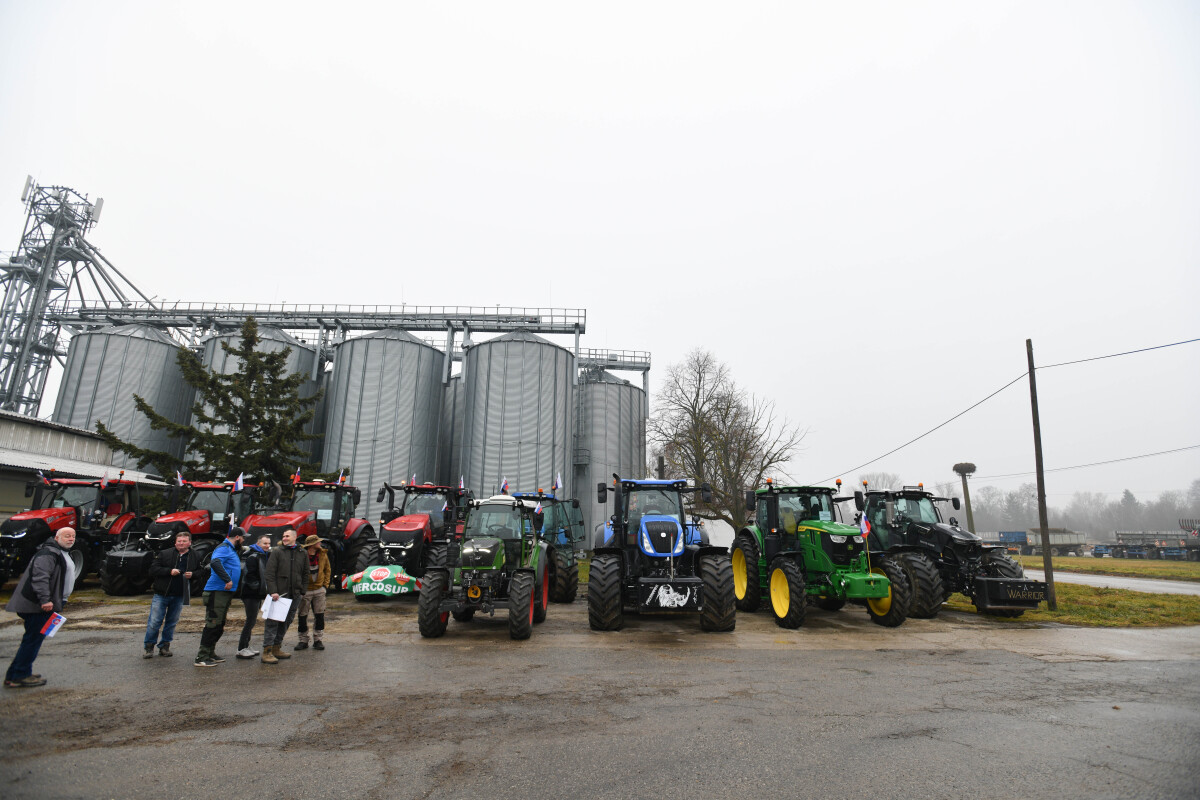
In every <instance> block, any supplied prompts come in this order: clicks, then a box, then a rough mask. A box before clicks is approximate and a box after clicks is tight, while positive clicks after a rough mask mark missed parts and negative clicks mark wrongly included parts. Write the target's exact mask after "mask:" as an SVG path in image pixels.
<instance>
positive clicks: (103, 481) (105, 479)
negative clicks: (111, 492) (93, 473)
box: [100, 470, 108, 489]
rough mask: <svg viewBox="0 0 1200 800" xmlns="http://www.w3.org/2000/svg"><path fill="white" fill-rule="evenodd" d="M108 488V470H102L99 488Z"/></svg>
mask: <svg viewBox="0 0 1200 800" xmlns="http://www.w3.org/2000/svg"><path fill="white" fill-rule="evenodd" d="M107 487H108V470H104V474H103V475H101V476H100V488H101V489H104V488H107Z"/></svg>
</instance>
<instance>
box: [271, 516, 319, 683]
mask: <svg viewBox="0 0 1200 800" xmlns="http://www.w3.org/2000/svg"><path fill="white" fill-rule="evenodd" d="M265 577H266V581H267V594H269V595H270V596H271V599H272V600H278V599H279V598H281V597H286V598H288V599H290V600H291V601H292V604H291V605H290V606H288V610H287V617H286V618H285V619H284V620H283V621H282V622H280V621H279V620H274V619H269V620H267V621H266V622H265V623H264V624H263V651H262V662H263V663H264V664H278V663H279V659H281V658H291V657H292V654H291V653H285V652H284V651H283V650H282V649H281V648H280V646H281V645H282V644H283V635H284V634H285V633H287V629H288V626H289V625H291V624H292V620H293V619H295V617H296V611H297V610H298V608H297V606H298V605H299V603H300V598H302V597H304V592H305V590H306V589H307V588H308V555H307V554H306V553H305V552H304V548H303V547H301V546H300V544H299V543H298V542H297V541H296V530H295V529H294V528H288V529H287V530H285V531H284V532H283V534H282V536H281V537H280V539H279V546H278V547H272V548H271V557H270V558H269V559H267V570H266V576H265Z"/></svg>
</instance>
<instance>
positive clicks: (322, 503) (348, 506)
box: [288, 481, 362, 539]
mask: <svg viewBox="0 0 1200 800" xmlns="http://www.w3.org/2000/svg"><path fill="white" fill-rule="evenodd" d="M361 499H362V493H361V491H360V490H359V489H358V488H357V487H354V486H345V485H344V484H337V483H326V482H325V481H309V482H306V483H297V484H295V494H294V495H293V496H292V500H291V508H290V509H288V510H290V511H292V512H300V513H306V512H310V511H311V512H313V515H312V516H313V520H314V522H316V534H317V536H320V537H321V538H322V539H327V538H329V536H330V535H332V534H333V533H334V532H338V531H341V529H342V528H344V527H345V526H346V521H347V520H349V519H350V518H352V517H353V516H354V509H355V508H357V507H358V504H359V501H360V500H361Z"/></svg>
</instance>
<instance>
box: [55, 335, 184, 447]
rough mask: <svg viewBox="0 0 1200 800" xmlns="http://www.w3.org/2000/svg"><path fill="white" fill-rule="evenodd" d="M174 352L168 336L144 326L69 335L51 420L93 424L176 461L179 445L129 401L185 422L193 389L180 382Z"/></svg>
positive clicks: (86, 426) (91, 426) (89, 426)
mask: <svg viewBox="0 0 1200 800" xmlns="http://www.w3.org/2000/svg"><path fill="white" fill-rule="evenodd" d="M178 350H179V345H178V344H176V343H175V342H174V341H172V340H171V337H169V336H167V335H166V334H165V333H163V332H162V331H159V330H156V329H155V328H151V327H150V326H148V325H117V326H114V327H111V328H102V329H100V330H96V331H89V332H87V333H81V334H78V335H76V336H74V337H73V338H72V339H71V344H70V345H69V346H68V348H67V364H66V367H65V368H64V371H63V377H62V383H61V384H59V387H58V399H57V401H56V402H55V404H54V415H53V416H52V417H51V418H52V419H53V420H54V421H55V422H60V423H63V424H64V425H74V426H75V427H77V428H84V429H87V430H90V431H94V430H96V421H97V420H99V421H101V422H103V423H104V425H105V426H106V427H107V428H108V429H109V430H111V431H112V432H113V433H114V434H116V435H117V436H118V437H119V438H121V439H123V440H124V441H126V442H130V443H132V444H135V445H137V446H138V447H144V448H146V449H148V450H158V451H162V452H166V453H171V454H172V455H174V456H176V457H181V456H182V455H183V444H182V442H180V441H179V440H177V439H172V438H171V437H169V436H167V434H166V432H165V431H156V430H152V429H151V428H150V421H149V420H148V419H146V416H145V415H144V414H142V413H141V412H140V411H138V410H137V406H136V405H135V404H134V400H133V396H134V395H135V394H136V395H138V396H140V397H142V398H143V399H144V400H145V401H146V402H147V403H149V404H150V406H151V407H152V408H154V410H155V411H157V412H158V413H159V414H162V415H163V416H164V417H166V418H167V419H169V420H171V421H172V422H177V423H181V424H182V423H186V422H187V420H188V418H189V416H190V415H191V410H190V407H191V405H192V398H193V396H194V395H195V390H194V389H192V387H190V386H188V385H187V384H186V383H184V382H183V375H182V373H181V372H180V371H179V366H178V364H177V363H176V361H175V357H176V353H177V352H178ZM113 464H114V465H116V466H118V467H120V468H122V469H126V468H128V469H137V464H136V462H135V461H134V460H133V459H131V458H129V457H128V456H125V455H121V454H119V453H118V454H116V455H114V457H113Z"/></svg>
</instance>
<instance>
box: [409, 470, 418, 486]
mask: <svg viewBox="0 0 1200 800" xmlns="http://www.w3.org/2000/svg"><path fill="white" fill-rule="evenodd" d="M410 485H411V486H416V485H417V473H415V472H414V473H413V477H412V483H411V484H410Z"/></svg>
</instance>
